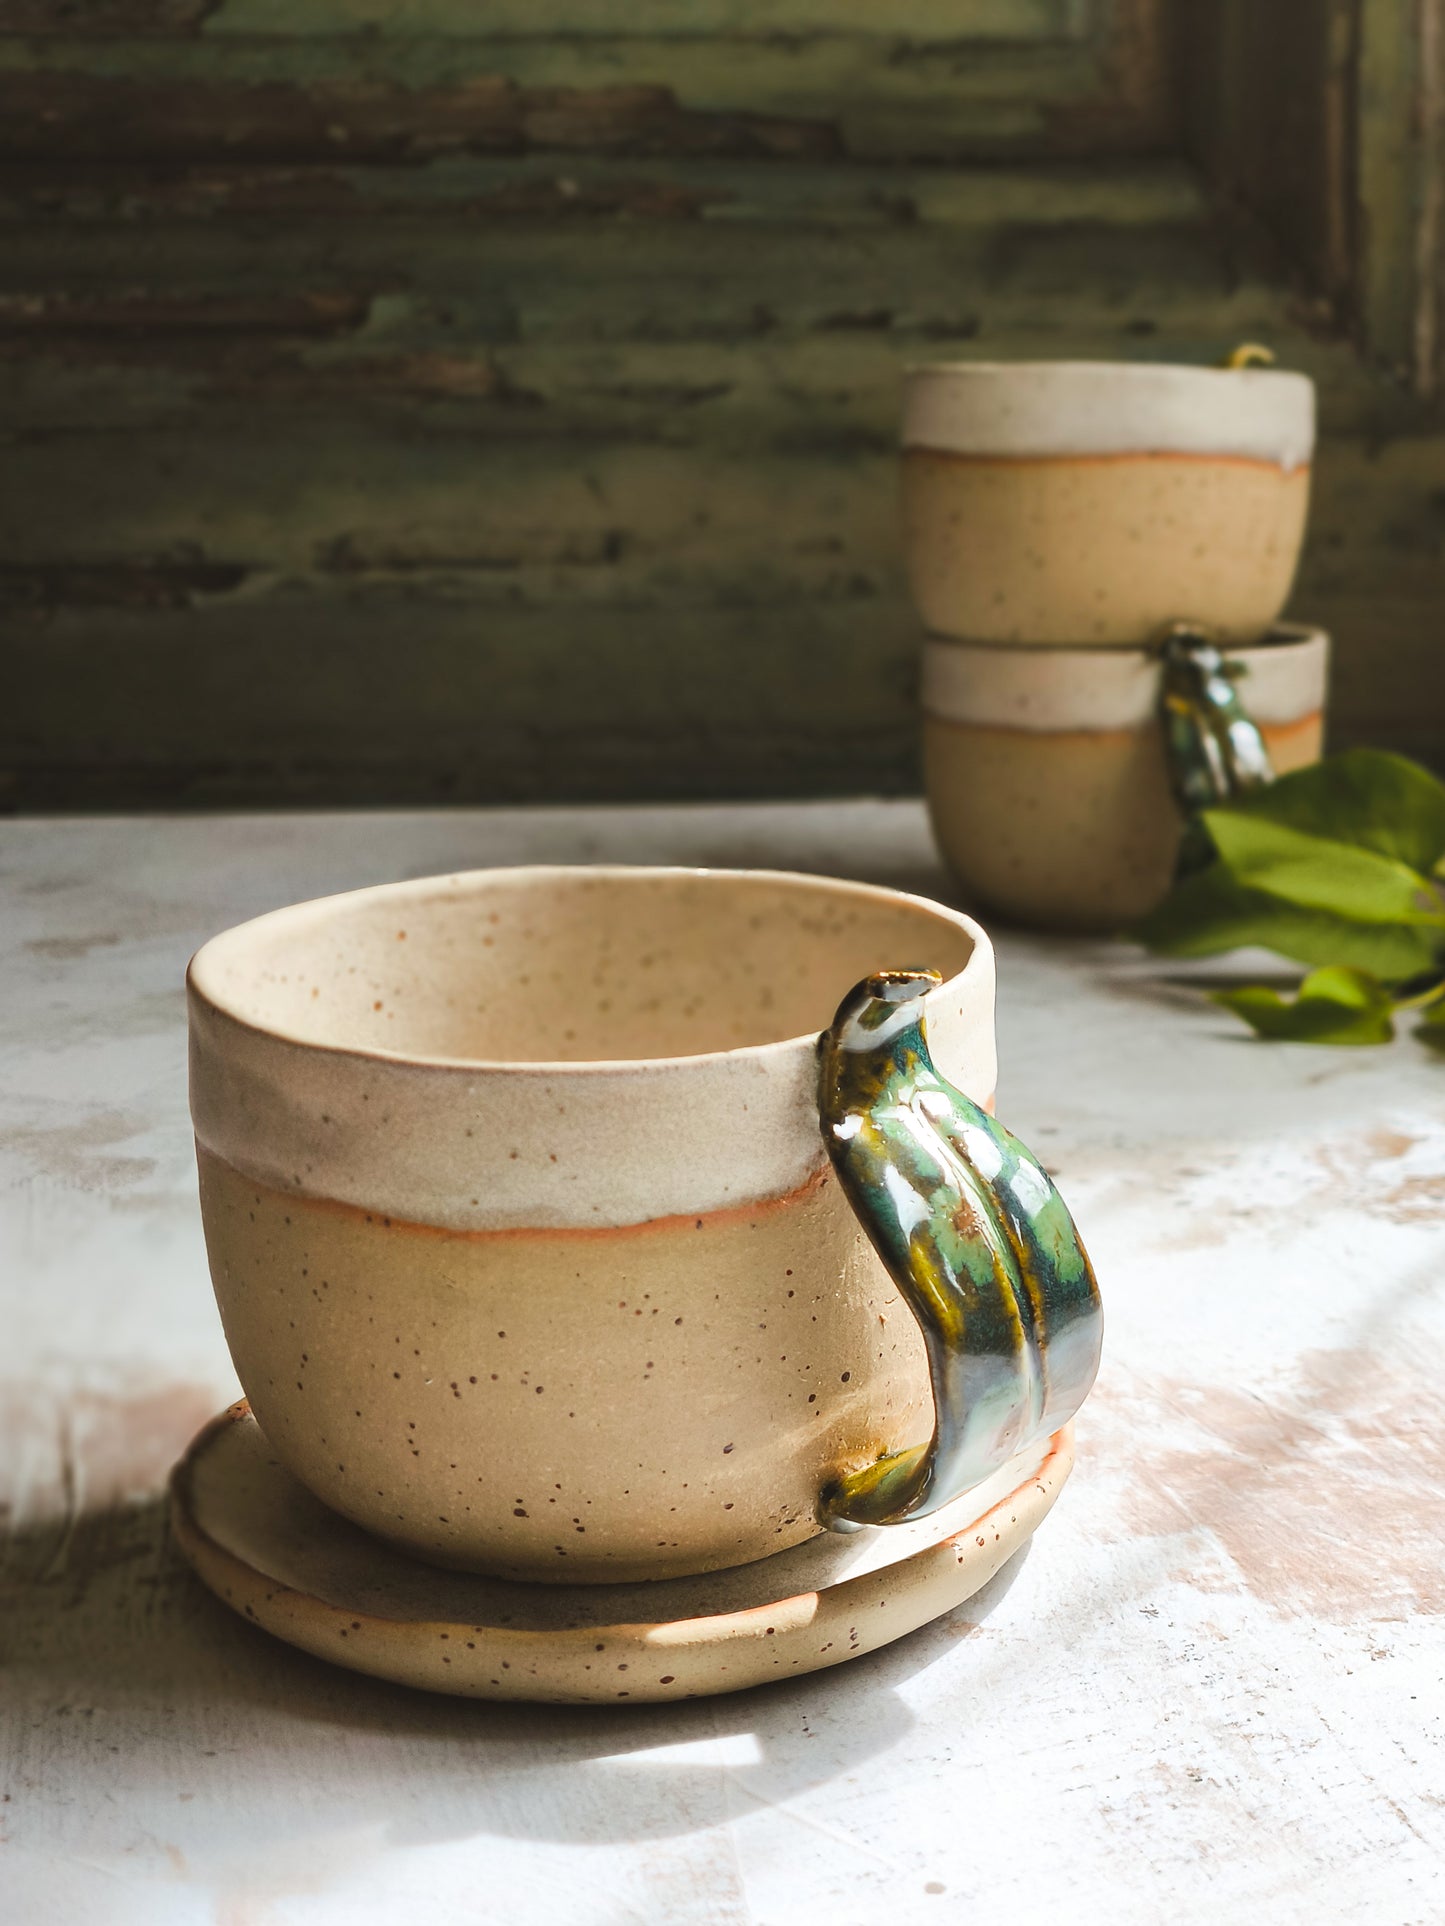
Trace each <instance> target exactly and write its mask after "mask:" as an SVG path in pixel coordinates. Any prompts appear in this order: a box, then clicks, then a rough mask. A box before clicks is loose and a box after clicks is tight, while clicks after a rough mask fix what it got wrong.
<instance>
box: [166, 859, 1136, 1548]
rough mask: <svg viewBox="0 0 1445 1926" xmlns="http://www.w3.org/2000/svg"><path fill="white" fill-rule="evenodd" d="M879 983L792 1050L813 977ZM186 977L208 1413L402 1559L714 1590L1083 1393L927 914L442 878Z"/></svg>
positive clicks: (294, 928)
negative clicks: (222, 1390) (207, 1327)
mask: <svg viewBox="0 0 1445 1926" xmlns="http://www.w3.org/2000/svg"><path fill="white" fill-rule="evenodd" d="M920 958H921V959H926V960H928V961H930V962H931V963H933V964H934V965H935V967H936V969H937V971H938V972H939V973H940V974H939V975H930V974H924V973H921V972H920V971H918V970H915V969H907V970H897V971H894V972H893V973H892V974H891V975H888V976H886V977H875V978H873V979H872V980H871V988H870V987H868V986H867V985H864V986H863V987H862V988H861V989H860V990H859V991H858V992H856V993H855V994H854V995H853V997H852V998H851V999H850V1000H849V1001H848V1002H847V1003H846V1004H845V1007H844V1009H843V1010H842V1011H840V1013H839V1016H838V1017H837V1018H836V1019H835V1021H834V1024H833V1026H832V1028H831V1029H830V1030H828V1032H827V1036H826V1040H825V1043H824V1046H823V1047H822V1051H821V1059H820V1046H819V1033H820V1030H821V1029H822V1026H823V1025H824V1024H825V1023H826V1021H827V1018H828V1016H829V1013H830V1011H831V1010H832V1007H833V1004H834V1002H835V1000H836V997H837V994H838V991H839V988H840V986H846V985H847V984H848V983H849V982H851V981H853V980H854V979H857V978H859V977H864V976H866V975H867V973H868V972H870V971H872V970H875V968H876V966H877V965H878V964H879V962H880V960H882V961H887V960H890V959H892V960H895V961H898V962H909V961H911V960H917V959H920ZM188 987H189V1000H190V1018H191V1104H192V1115H193V1118H194V1121H195V1130H196V1139H197V1156H198V1160H199V1165H200V1180H201V1201H202V1213H203V1218H204V1223H205V1231H206V1241H207V1248H208V1254H209V1257H210V1264H211V1272H212V1277H213V1280H214V1284H215V1290H216V1296H217V1300H218V1303H219V1306H220V1310H221V1316H222V1319H223V1322H224V1325H225V1331H226V1337H227V1341H228V1343H229V1345H230V1348H231V1353H232V1356H233V1359H234V1361H235V1364H236V1369H237V1372H238V1374H239V1376H240V1379H241V1382H242V1385H243V1386H244V1388H245V1391H246V1394H247V1397H248V1398H249V1400H250V1402H251V1405H252V1408H253V1410H254V1411H255V1414H256V1417H257V1419H258V1420H259V1422H260V1424H261V1426H262V1428H263V1430H264V1431H265V1434H266V1436H267V1438H268V1440H269V1442H270V1444H271V1446H272V1448H273V1449H274V1450H275V1452H276V1453H277V1455H278V1457H279V1458H280V1459H281V1460H282V1461H283V1462H284V1463H285V1464H286V1465H287V1466H288V1468H289V1469H290V1470H291V1471H292V1472H294V1473H295V1475H296V1476H297V1477H299V1478H300V1479H301V1480H302V1481H303V1482H304V1483H305V1484H306V1485H308V1486H309V1487H310V1488H311V1490H312V1491H314V1492H315V1493H316V1494H317V1495H318V1496H319V1497H320V1498H322V1499H323V1500H324V1501H325V1502H326V1503H327V1504H329V1505H331V1506H332V1507H334V1509H336V1510H337V1511H338V1512H341V1513H343V1514H344V1515H345V1516H347V1517H348V1518H351V1519H353V1520H354V1521H355V1522H356V1523H358V1524H360V1525H362V1526H364V1527H366V1528H367V1529H369V1530H371V1531H373V1532H376V1533H378V1534H380V1535H382V1536H383V1537H386V1538H388V1539H390V1540H393V1541H395V1542H397V1543H399V1544H400V1545H402V1546H404V1547H406V1548H408V1549H409V1550H411V1551H413V1552H415V1553H417V1554H419V1555H421V1556H422V1557H424V1558H426V1559H429V1560H432V1561H434V1562H438V1563H441V1564H447V1565H454V1566H458V1567H463V1568H473V1569H481V1570H486V1571H489V1572H492V1573H495V1574H498V1575H501V1576H504V1577H512V1578H521V1579H529V1580H536V1579H540V1580H550V1581H553V1582H562V1581H566V1582H576V1581H578V1580H583V1581H598V1580H633V1579H638V1578H653V1577H667V1576H674V1575H680V1574H684V1573H692V1572H700V1571H707V1570H713V1569H717V1568H720V1567H723V1566H728V1565H735V1564H741V1563H745V1562H748V1561H751V1560H754V1559H757V1558H760V1557H764V1556H766V1555H767V1554H769V1553H771V1552H775V1551H780V1550H783V1549H785V1548H787V1547H788V1546H791V1545H794V1544H796V1543H798V1542H800V1541H801V1540H803V1539H805V1538H807V1537H809V1536H810V1535H812V1534H813V1533H815V1532H816V1531H818V1530H819V1529H821V1528H822V1526H823V1525H824V1524H825V1523H826V1522H835V1523H844V1524H846V1523H858V1522H882V1521H886V1520H889V1519H892V1518H894V1517H898V1516H902V1515H905V1514H910V1513H911V1514H916V1513H917V1512H918V1511H920V1510H927V1509H931V1508H934V1507H936V1506H937V1505H938V1504H941V1503H943V1502H946V1501H947V1500H948V1499H949V1498H950V1497H951V1496H952V1495H953V1494H954V1492H955V1491H956V1490H958V1489H960V1488H962V1487H964V1486H966V1485H967V1484H969V1483H970V1482H973V1481H976V1480H977V1479H978V1478H981V1477H982V1476H985V1475H987V1473H988V1470H989V1469H991V1468H992V1467H993V1466H994V1465H996V1464H997V1463H999V1462H1003V1461H1006V1460H1007V1459H1008V1457H1009V1455H1010V1453H1013V1452H1016V1451H1018V1450H1020V1449H1022V1448H1023V1446H1024V1445H1025V1444H1027V1443H1028V1442H1029V1441H1030V1439H1031V1437H1033V1436H1035V1435H1037V1434H1038V1432H1039V1429H1040V1427H1041V1426H1042V1427H1044V1428H1046V1429H1047V1428H1052V1427H1056V1426H1057V1425H1059V1424H1061V1423H1063V1422H1064V1421H1065V1419H1066V1418H1067V1417H1068V1416H1069V1415H1071V1413H1072V1410H1073V1409H1074V1408H1075V1407H1076V1405H1077V1404H1078V1402H1079V1401H1080V1400H1081V1399H1082V1397H1083V1395H1084V1394H1085V1392H1086V1391H1087V1389H1088V1386H1089V1383H1090V1382H1091V1381H1092V1377H1093V1372H1094V1368H1095V1365H1096V1363H1097V1356H1098V1310H1097V1296H1096V1294H1095V1293H1094V1288H1093V1280H1092V1273H1090V1272H1089V1271H1088V1267H1087V1260H1086V1259H1083V1258H1082V1252H1081V1249H1079V1250H1077V1252H1076V1250H1075V1246H1074V1244H1071V1242H1070V1239H1071V1236H1072V1226H1071V1225H1068V1226H1067V1228H1064V1226H1065V1224H1066V1219H1067V1213H1064V1214H1063V1216H1062V1217H1061V1216H1060V1215H1059V1213H1060V1211H1061V1210H1062V1206H1061V1204H1059V1203H1058V1200H1057V1196H1056V1193H1053V1192H1052V1188H1051V1186H1050V1185H1049V1184H1048V1180H1047V1179H1046V1178H1045V1177H1044V1175H1043V1173H1042V1172H1041V1171H1040V1170H1039V1169H1038V1167H1037V1165H1035V1164H1033V1162H1032V1160H1030V1159H1028V1157H1027V1153H1026V1152H1023V1151H1022V1147H1021V1146H1017V1145H1016V1144H1015V1143H1014V1140H1012V1139H1009V1138H1008V1137H1007V1133H1006V1132H1003V1131H1002V1129H1001V1127H1000V1126H997V1125H995V1124H994V1123H993V1122H992V1120H991V1119H990V1118H989V1117H988V1116H987V1114H986V1111H985V1109H984V1108H983V1106H986V1105H987V1104H988V1103H989V1102H990V1101H991V1098H992V1093H993V1087H994V1070H995V1058H994V1038H993V996H994V967H993V954H992V951H991V949H990V946H989V942H988V939H987V937H986V936H985V935H984V933H983V931H982V930H981V929H980V928H979V927H978V925H977V924H976V923H974V922H972V921H971V920H970V919H969V918H968V917H967V916H964V915H961V914H959V913H958V912H956V911H953V910H950V909H946V908H943V907H942V906H940V905H937V904H933V903H929V902H926V901H923V900H922V899H919V898H916V897H911V896H906V895H902V894H899V893H896V892H893V891H889V890H885V889H876V888H870V887H867V886H865V885H862V884H858V883H844V882H835V881H829V880H824V879H820V878H815V877H805V876H791V875H784V874H773V873H768V872H748V871H733V872H729V871H698V870H666V869H629V868H530V869H527V868H523V869H508V870H494V871H479V872H475V873H472V874H469V875H459V876H449V877H441V878H435V879H429V880H425V881H420V882H409V883H401V884H393V885H386V886H382V887H379V888H375V889H369V890H362V891H359V892H357V893H355V894H352V895H347V896H340V897H332V898H329V899H326V900H323V901H320V902H316V903H309V904H302V905H299V906H296V907H293V908H289V909H284V910H279V911H276V912H274V913H273V914H271V915H268V916H263V917H261V918H259V919H258V920H257V921H255V922H252V923H248V924H245V925H243V926H241V927H240V928H238V929H235V930H232V931H229V932H228V933H226V934H225V935H222V936H220V937H217V938H216V939H214V940H213V941H212V942H210V943H208V944H207V945H206V946H205V947H204V948H203V949H202V950H201V951H200V952H199V953H198V954H197V955H196V957H195V958H194V959H193V961H192V964H191V969H190V973H189V978H188ZM925 1019H926V1027H927V1039H925ZM930 1042H931V1048H932V1050H933V1052H934V1053H935V1058H936V1067H935V1062H934V1061H933V1060H931V1059H930V1058H929V1044H930ZM820 1105H821V1109H820ZM980 1173H981V1174H980ZM850 1200H851V1201H850ZM980 1306H982V1307H983V1310H982V1311H980V1309H979V1307H980ZM910 1312H911V1313H912V1314H911V1315H910ZM985 1312H986V1313H987V1315H985V1314H984V1313H985ZM1051 1345H1052V1349H1050V1346H1051Z"/></svg>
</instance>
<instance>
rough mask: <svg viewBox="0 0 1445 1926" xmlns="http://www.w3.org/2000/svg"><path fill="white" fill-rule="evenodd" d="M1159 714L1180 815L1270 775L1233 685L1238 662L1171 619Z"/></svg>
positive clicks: (1252, 725) (1207, 806) (1264, 753)
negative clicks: (1228, 658)
mask: <svg viewBox="0 0 1445 1926" xmlns="http://www.w3.org/2000/svg"><path fill="white" fill-rule="evenodd" d="M1163 653H1164V673H1163V677H1162V680H1161V684H1160V705H1159V706H1160V715H1161V719H1162V721H1163V724H1164V745H1165V750H1166V753H1167V756H1168V761H1169V781H1170V785H1171V787H1172V788H1173V791H1174V800H1175V802H1176V803H1177V804H1178V807H1179V813H1180V815H1182V816H1183V817H1184V819H1185V821H1186V822H1188V821H1189V820H1190V819H1191V818H1193V817H1194V816H1196V815H1198V813H1199V811H1200V810H1201V809H1212V808H1213V807H1214V805H1215V804H1216V803H1222V802H1228V801H1229V799H1230V797H1231V796H1237V795H1239V794H1240V793H1241V792H1242V791H1243V790H1246V789H1257V788H1259V787H1260V785H1261V784H1263V783H1267V782H1272V781H1273V780H1274V770H1273V767H1272V766H1271V764H1270V759H1269V750H1268V749H1267V748H1266V747H1265V741H1264V737H1263V736H1262V735H1261V733H1260V731H1259V728H1258V725H1257V724H1256V723H1254V722H1253V721H1252V720H1251V719H1250V717H1249V715H1248V713H1247V712H1246V710H1245V707H1244V703H1243V702H1242V701H1241V700H1240V695H1239V690H1238V689H1237V688H1236V686H1235V680H1236V678H1237V677H1238V676H1239V675H1240V674H1241V673H1242V671H1241V667H1240V664H1239V663H1237V662H1229V661H1226V660H1225V658H1224V656H1223V655H1222V653H1221V652H1220V650H1219V649H1218V648H1216V647H1215V645H1214V643H1213V642H1211V641H1210V639H1209V637H1208V636H1207V635H1206V634H1205V633H1204V632H1203V631H1202V630H1200V629H1196V628H1192V627H1191V626H1190V625H1189V624H1188V623H1187V622H1177V623H1175V625H1174V627H1173V628H1172V629H1171V630H1170V631H1169V633H1168V635H1167V636H1165V638H1164V644H1163Z"/></svg>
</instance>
